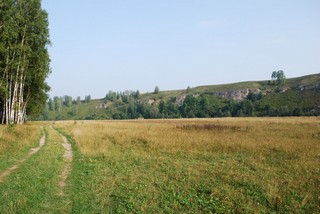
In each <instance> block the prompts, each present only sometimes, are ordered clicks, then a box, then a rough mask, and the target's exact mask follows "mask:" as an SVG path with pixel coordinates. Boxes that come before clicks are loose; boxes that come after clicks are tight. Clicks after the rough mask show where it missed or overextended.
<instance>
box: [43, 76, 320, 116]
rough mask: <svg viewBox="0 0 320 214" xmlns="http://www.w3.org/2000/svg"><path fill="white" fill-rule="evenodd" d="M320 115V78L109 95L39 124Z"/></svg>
mask: <svg viewBox="0 0 320 214" xmlns="http://www.w3.org/2000/svg"><path fill="white" fill-rule="evenodd" d="M319 114H320V74H313V75H308V76H302V77H297V78H290V79H287V80H286V82H285V84H283V85H274V84H273V83H272V82H271V81H250V82H240V83H232V84H223V85H208V86H199V87H195V88H188V89H183V90H172V91H160V92H159V93H157V94H155V93H145V94H139V92H133V91H131V92H129V91H126V92H121V93H116V92H112V91H111V92H109V93H107V95H106V97H105V98H102V99H96V100H92V101H91V102H84V101H82V102H81V103H79V104H76V103H74V104H72V106H70V105H69V106H68V107H67V106H65V105H62V106H61V107H60V108H59V109H54V110H53V109H51V110H49V107H47V109H46V110H44V112H43V114H42V115H41V117H40V118H39V119H40V120H78V119H79V120H86V119H136V118H146V119H147V118H180V117H224V116H292V115H293V116H300V115H319Z"/></svg>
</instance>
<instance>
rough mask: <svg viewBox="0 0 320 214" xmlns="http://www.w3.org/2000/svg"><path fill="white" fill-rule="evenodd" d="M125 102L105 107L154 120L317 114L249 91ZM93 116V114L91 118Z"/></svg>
mask: <svg viewBox="0 0 320 214" xmlns="http://www.w3.org/2000/svg"><path fill="white" fill-rule="evenodd" d="M129 97H130V98H129V99H126V102H124V101H123V100H121V99H116V100H113V102H115V103H114V107H113V108H110V109H107V111H110V113H111V115H112V119H137V118H145V119H157V118H210V117H252V116H261V117H263V116H302V115H308V116H311V115H319V112H312V111H310V110H311V109H309V108H305V109H304V108H301V107H295V108H289V107H287V106H283V107H280V108H278V107H276V106H273V105H272V104H264V103H263V102H261V100H262V99H263V95H262V94H261V93H259V94H253V93H249V95H248V96H247V98H246V99H244V100H242V101H233V100H228V101H227V100H224V101H222V100H219V99H218V98H216V97H213V96H212V95H207V94H201V95H199V96H194V95H188V96H186V98H185V100H184V102H183V104H182V105H181V106H178V105H177V104H176V98H172V99H170V100H168V101H164V100H158V101H154V102H153V103H152V104H149V103H148V102H141V101H140V100H139V99H135V98H134V96H129ZM89 119H95V118H94V115H93V117H92V118H89Z"/></svg>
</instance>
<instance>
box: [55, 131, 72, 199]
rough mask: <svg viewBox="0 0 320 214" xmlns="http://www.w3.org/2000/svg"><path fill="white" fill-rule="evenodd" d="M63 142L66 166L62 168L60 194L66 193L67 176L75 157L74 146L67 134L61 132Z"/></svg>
mask: <svg viewBox="0 0 320 214" xmlns="http://www.w3.org/2000/svg"><path fill="white" fill-rule="evenodd" d="M60 136H61V138H62V140H63V143H62V146H63V147H64V155H63V160H64V163H65V164H64V167H63V170H62V173H61V175H60V178H61V180H60V182H59V193H58V195H60V196H64V195H65V187H66V181H67V178H68V176H69V174H70V172H71V169H72V166H71V163H72V159H73V152H72V146H71V144H70V143H69V141H68V140H67V138H66V137H65V136H63V135H62V134H60Z"/></svg>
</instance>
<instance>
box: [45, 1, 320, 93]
mask: <svg viewBox="0 0 320 214" xmlns="http://www.w3.org/2000/svg"><path fill="white" fill-rule="evenodd" d="M42 4H43V5H42V6H43V8H44V9H45V10H46V11H47V12H48V13H49V27H50V38H51V41H52V46H51V47H49V51H50V56H51V60H52V62H51V68H52V74H51V75H50V77H49V78H48V83H49V85H50V86H51V87H52V90H51V92H50V96H63V95H71V96H73V97H76V96H81V97H82V98H84V96H85V95H88V94H90V95H91V96H92V97H93V98H102V97H104V96H105V94H106V93H107V92H108V91H109V90H113V91H124V90H140V92H148V91H149V92H151V91H153V90H154V88H155V86H159V88H160V90H173V89H185V88H187V87H188V86H190V87H195V86H200V85H211V84H223V83H231V82H239V81H247V80H265V79H269V78H270V76H271V73H272V71H274V70H280V69H281V70H284V72H285V74H286V76H287V77H296V76H302V75H307V74H313V73H319V72H320V12H319V11H320V1H319V0H306V1H302V0H268V1H267V0H241V1H238V0H226V1H216V0H90V1H79V0H68V1H63V0H43V2H42Z"/></svg>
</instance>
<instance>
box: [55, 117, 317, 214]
mask: <svg viewBox="0 0 320 214" xmlns="http://www.w3.org/2000/svg"><path fill="white" fill-rule="evenodd" d="M55 127H58V128H59V129H60V130H63V132H64V133H66V134H67V135H69V136H70V137H71V138H72V139H73V140H74V141H73V142H74V144H75V145H76V148H75V149H76V150H77V151H76V154H77V155H76V158H75V162H74V171H73V174H72V175H73V179H74V180H75V184H74V185H75V189H76V190H75V192H74V205H73V210H74V211H75V212H82V211H84V210H86V211H87V212H112V213H113V212H118V213H124V212H133V213H154V212H163V213H177V212H180V213H198V212H203V213H210V212H212V213H217V212H218V213H225V212H226V213H230V212H231V213H232V212H235V213H236V212H246V213H247V212H248V213H255V212H262V213H265V212H296V211H299V212H306V213H310V212H319V211H320V198H319V197H320V195H319V188H320V167H319V166H320V119H319V118H316V117H313V118H236V119H235V118H227V119H193V120H135V121H70V122H56V123H55ZM71 138H70V139H71Z"/></svg>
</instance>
